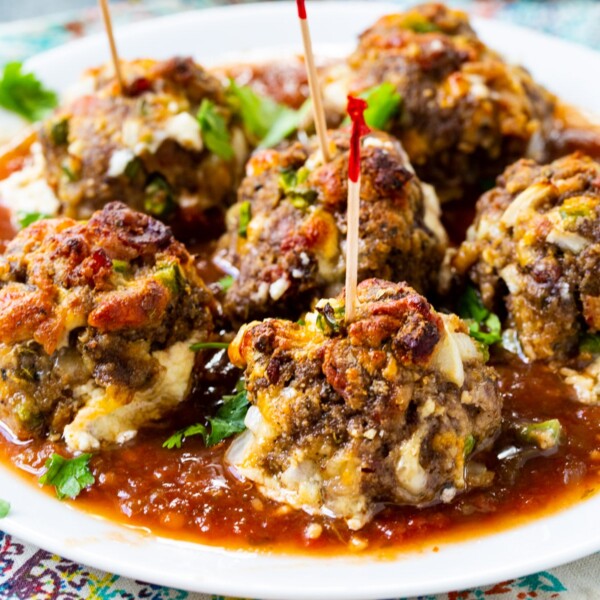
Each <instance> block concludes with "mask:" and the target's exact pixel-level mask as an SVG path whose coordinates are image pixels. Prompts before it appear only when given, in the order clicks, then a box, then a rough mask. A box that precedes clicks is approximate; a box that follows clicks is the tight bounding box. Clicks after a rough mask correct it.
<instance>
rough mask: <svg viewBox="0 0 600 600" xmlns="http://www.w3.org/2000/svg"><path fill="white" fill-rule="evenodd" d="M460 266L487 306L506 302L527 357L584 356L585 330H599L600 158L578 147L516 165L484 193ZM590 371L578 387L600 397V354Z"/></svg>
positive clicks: (560, 359)
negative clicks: (553, 158)
mask: <svg viewBox="0 0 600 600" xmlns="http://www.w3.org/2000/svg"><path fill="white" fill-rule="evenodd" d="M452 267H453V269H454V272H455V273H457V274H458V275H461V276H462V275H466V276H468V278H469V279H470V280H471V281H472V282H474V283H475V284H476V286H477V287H478V288H479V290H480V291H481V295H482V298H483V301H484V302H485V304H486V305H487V306H488V308H497V307H498V306H500V305H503V306H505V307H506V311H507V313H508V317H507V326H508V327H509V328H514V329H515V330H516V333H517V335H518V340H519V342H520V345H521V347H522V351H523V353H524V354H525V356H526V357H527V358H528V359H531V360H541V361H547V362H550V363H556V364H561V363H564V361H566V360H568V359H571V358H574V357H576V356H578V355H579V354H580V342H581V341H582V338H585V337H588V336H590V335H594V334H597V333H598V332H599V331H600V277H599V274H600V164H598V163H597V162H594V161H593V160H592V159H591V158H589V157H587V156H585V155H583V154H580V153H575V154H572V155H569V156H566V157H564V158H561V159H559V160H556V161H554V162H552V163H550V164H548V165H539V164H537V163H535V162H533V161H532V160H520V161H518V162H517V163H515V164H514V165H512V166H510V167H509V168H508V169H506V171H505V172H504V174H503V175H502V176H501V177H499V178H498V182H497V187H495V188H494V189H492V190H490V191H489V192H487V193H486V194H484V195H483V196H482V197H481V199H480V200H479V201H478V203H477V216H476V219H475V222H474V224H473V225H472V227H471V228H470V230H469V233H468V238H467V240H466V241H465V242H464V243H463V245H462V246H461V248H460V249H459V251H458V253H457V255H456V256H455V257H454V258H453V259H452ZM584 354H585V353H584ZM588 354H589V353H588ZM580 358H585V357H581V356H580ZM588 358H590V359H591V358H592V357H591V356H590V357H588ZM587 362H588V363H589V360H588V361H587ZM569 371H570V370H569V369H567V371H566V374H567V376H569V377H570V376H572V375H574V372H569ZM584 372H585V373H587V375H588V376H589V377H588V380H587V384H586V383H585V381H586V380H585V379H584V380H582V381H580V382H579V383H578V384H577V385H576V388H577V391H578V393H579V396H580V398H581V399H583V400H587V401H589V402H598V401H599V400H600V361H598V359H596V361H595V365H594V364H593V363H592V364H591V365H589V367H588V368H587V369H586V370H584ZM572 382H573V383H575V380H573V381H572ZM586 390H587V391H586Z"/></svg>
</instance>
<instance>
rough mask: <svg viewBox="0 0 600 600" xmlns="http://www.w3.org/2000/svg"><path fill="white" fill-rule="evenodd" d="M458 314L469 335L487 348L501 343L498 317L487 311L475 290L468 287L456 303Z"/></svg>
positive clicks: (500, 328)
mask: <svg viewBox="0 0 600 600" xmlns="http://www.w3.org/2000/svg"><path fill="white" fill-rule="evenodd" d="M458 314H459V315H460V316H461V317H462V318H463V319H464V320H465V321H466V323H467V325H468V327H469V335H470V336H471V337H472V338H473V339H475V340H477V341H478V342H481V343H482V344H486V345H487V346H491V345H492V344H496V343H498V342H501V341H502V326H501V323H500V319H499V318H498V315H496V314H494V313H493V312H491V311H490V310H488V309H487V308H486V307H485V305H484V304H483V302H482V300H481V297H480V296H479V294H478V292H477V291H476V290H475V288H473V287H471V286H469V287H467V289H466V290H465V293H464V294H463V295H462V297H461V298H460V300H459V301H458Z"/></svg>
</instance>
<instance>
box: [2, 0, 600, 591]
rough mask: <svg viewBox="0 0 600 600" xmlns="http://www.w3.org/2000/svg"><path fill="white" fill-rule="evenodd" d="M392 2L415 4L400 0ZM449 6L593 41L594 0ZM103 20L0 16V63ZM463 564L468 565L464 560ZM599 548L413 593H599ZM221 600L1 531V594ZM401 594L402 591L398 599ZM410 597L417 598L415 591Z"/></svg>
mask: <svg viewBox="0 0 600 600" xmlns="http://www.w3.org/2000/svg"><path fill="white" fill-rule="evenodd" d="M4 1H7V0H4ZM223 3H224V2H217V1H212V0H156V1H148V0H143V1H140V2H136V3H131V4H129V3H116V2H115V3H113V9H112V10H113V19H114V20H115V22H116V23H117V24H124V23H129V22H133V21H139V20H141V19H146V18H149V17H152V16H160V15H165V14H172V13H174V12H180V11H184V10H190V9H195V8H203V7H207V6H214V5H218V4H223ZM396 3H397V4H398V5H399V6H406V5H409V4H414V3H415V2H413V1H411V2H407V1H405V0H399V1H397V2H396ZM451 4H452V5H453V6H456V7H459V8H463V9H466V10H469V11H471V12H472V13H473V14H477V15H480V16H485V17H494V18H498V19H501V20H505V21H509V22H513V23H518V24H520V25H525V26H529V27H532V28H534V29H537V30H538V31H540V30H541V31H546V32H548V33H552V34H554V35H558V36H560V37H564V38H566V39H570V40H572V41H575V42H578V43H581V44H585V45H588V46H591V47H594V48H598V49H600V2H594V1H590V0H568V1H567V0H562V1H558V0H555V1H546V2H541V1H518V2H500V1H492V0H479V1H478V0H456V1H452V2H451ZM101 27H102V24H101V20H100V18H99V13H98V11H97V10H96V9H86V10H85V11H79V12H76V13H65V14H60V15H54V16H51V17H45V18H38V19H31V20H27V21H18V22H12V23H5V24H0V64H2V63H4V62H7V61H9V60H24V59H26V58H27V57H29V56H31V55H33V54H35V53H37V52H41V51H43V50H47V49H49V48H52V47H54V46H57V45H59V44H63V43H65V42H67V41H69V40H72V39H75V38H77V37H81V36H83V35H87V34H89V33H93V32H95V31H98V30H99V29H100V28H101ZM465 567H466V568H468V565H466V566H465ZM599 567H600V555H594V556H591V557H588V558H586V559H584V560H582V561H578V562H576V563H573V564H572V565H568V566H566V567H561V568H559V569H554V570H552V571H551V572H546V571H544V572H541V573H537V574H534V575H529V576H527V577H521V578H518V579H514V580H511V581H505V582H501V583H497V584H495V585H492V586H488V587H485V588H479V589H473V590H466V591H458V592H450V593H447V594H441V595H437V596H420V597H419V600H476V599H485V600H526V599H530V598H531V599H533V598H535V599H536V600H550V599H552V600H554V599H558V600H582V599H588V598H589V599H590V600H591V599H593V598H598V597H600V591H598V588H599V587H600V586H599V584H598V580H597V575H596V574H597V573H598V570H599ZM79 598H86V599H90V600H94V599H97V600H100V599H102V600H105V599H106V600H108V599H119V600H135V599H138V598H139V599H142V598H143V599H148V600H179V599H190V600H227V599H225V598H223V597H222V596H206V595H202V594H195V593H188V592H185V591H182V590H175V589H169V588H165V587H162V586H157V585H152V584H149V583H144V582H140V581H133V580H130V579H126V578H124V577H119V576H117V575H112V574H108V573H103V572H101V571H98V570H95V569H90V568H87V567H84V566H82V565H78V564H75V563H73V562H71V561H68V560H66V559H63V558H61V557H59V556H55V555H52V554H50V553H48V552H46V551H44V550H40V549H38V548H35V547H33V546H31V545H29V544H26V543H24V542H21V541H19V540H16V539H13V538H11V537H10V536H9V535H7V534H5V533H3V532H2V531H0V600H76V599H79ZM402 600H406V599H402ZM415 600H416V599H415Z"/></svg>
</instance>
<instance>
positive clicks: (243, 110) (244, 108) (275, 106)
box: [227, 80, 310, 148]
mask: <svg viewBox="0 0 600 600" xmlns="http://www.w3.org/2000/svg"><path fill="white" fill-rule="evenodd" d="M227 97H228V99H229V103H230V105H231V106H232V108H233V109H234V110H235V111H236V112H237V113H239V115H240V117H241V119H242V122H243V124H244V128H245V129H246V133H248V134H249V135H250V136H251V137H253V138H254V139H255V141H256V142H257V143H258V144H259V145H260V147H261V148H268V147H271V146H275V145H276V144H278V143H279V142H280V141H281V140H283V139H285V138H286V137H287V136H288V135H290V134H291V133H293V132H294V131H295V130H296V129H297V128H298V125H299V123H300V122H301V121H302V119H303V118H304V117H305V116H306V114H307V113H308V110H309V109H310V104H309V103H308V101H307V102H305V103H304V104H303V105H302V107H301V108H300V109H299V110H293V109H291V108H289V107H287V106H285V105H283V104H279V103H278V102H275V100H272V99H271V98H268V97H266V96H259V95H258V94H257V93H256V92H255V91H254V90H253V89H252V88H250V87H248V86H239V85H237V84H236V83H235V81H233V80H231V81H230V84H229V88H228V90H227Z"/></svg>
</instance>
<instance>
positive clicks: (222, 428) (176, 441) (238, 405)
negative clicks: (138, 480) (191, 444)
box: [163, 380, 250, 449]
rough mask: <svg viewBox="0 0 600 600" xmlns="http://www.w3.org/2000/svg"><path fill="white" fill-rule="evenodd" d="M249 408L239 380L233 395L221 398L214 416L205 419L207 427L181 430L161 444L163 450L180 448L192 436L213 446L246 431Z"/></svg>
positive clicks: (197, 424) (201, 426)
mask: <svg viewBox="0 0 600 600" xmlns="http://www.w3.org/2000/svg"><path fill="white" fill-rule="evenodd" d="M249 406H250V404H249V402H248V394H247V392H246V386H245V384H244V381H243V380H240V381H238V383H237V385H236V393H235V394H232V395H228V396H223V404H222V405H221V407H220V408H219V410H218V411H217V413H216V414H215V416H214V417H210V418H208V419H207V421H208V424H209V425H208V426H205V425H202V424H201V423H196V424H194V425H190V426H189V427H187V428H185V429H181V430H180V431H177V432H176V433H174V434H173V435H172V436H171V437H170V438H169V439H167V440H166V441H165V442H164V443H163V448H168V449H172V448H181V445H182V444H183V442H184V441H185V439H186V438H188V437H192V436H194V435H201V436H202V438H203V440H204V444H205V445H206V446H207V447H210V446H214V445H216V444H218V443H219V442H221V441H223V440H224V439H226V438H228V437H231V436H232V435H235V434H236V433H240V432H242V431H244V429H246V425H245V424H244V419H245V418H246V413H247V412H248V408H249ZM209 429H210V430H209Z"/></svg>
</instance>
